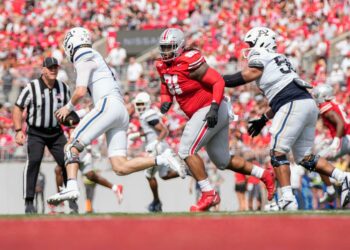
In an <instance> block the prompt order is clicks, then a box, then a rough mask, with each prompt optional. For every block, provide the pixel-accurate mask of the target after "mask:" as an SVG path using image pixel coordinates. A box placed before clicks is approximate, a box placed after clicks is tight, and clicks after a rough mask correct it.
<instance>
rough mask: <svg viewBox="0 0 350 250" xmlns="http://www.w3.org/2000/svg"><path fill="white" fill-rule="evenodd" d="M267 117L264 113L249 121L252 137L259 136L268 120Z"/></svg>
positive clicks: (249, 130)
mask: <svg viewBox="0 0 350 250" xmlns="http://www.w3.org/2000/svg"><path fill="white" fill-rule="evenodd" d="M268 120H269V119H267V117H266V116H265V115H262V116H261V117H260V118H259V119H255V120H251V121H249V122H248V123H249V124H250V125H249V127H248V133H249V135H251V136H252V137H255V136H257V135H258V134H259V133H260V131H261V130H262V129H263V127H265V125H266V123H267V121H268Z"/></svg>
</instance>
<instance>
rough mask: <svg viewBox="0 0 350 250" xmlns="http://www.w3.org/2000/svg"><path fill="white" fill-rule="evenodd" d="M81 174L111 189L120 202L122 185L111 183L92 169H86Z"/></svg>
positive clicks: (121, 199)
mask: <svg viewBox="0 0 350 250" xmlns="http://www.w3.org/2000/svg"><path fill="white" fill-rule="evenodd" d="M83 174H84V175H85V176H86V178H87V179H88V180H90V181H92V182H94V183H96V184H99V185H101V186H104V187H106V188H109V189H111V190H112V191H113V192H114V193H115V194H116V196H117V200H118V203H119V204H120V203H121V202H122V201H123V186H122V185H117V184H113V183H111V182H110V181H108V180H107V179H106V178H104V177H103V176H102V175H100V174H99V173H97V172H96V171H94V170H93V169H88V170H86V171H83Z"/></svg>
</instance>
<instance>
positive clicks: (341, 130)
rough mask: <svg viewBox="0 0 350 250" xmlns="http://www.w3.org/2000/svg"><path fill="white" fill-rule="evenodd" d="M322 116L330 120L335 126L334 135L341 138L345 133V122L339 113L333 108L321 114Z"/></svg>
mask: <svg viewBox="0 0 350 250" xmlns="http://www.w3.org/2000/svg"><path fill="white" fill-rule="evenodd" d="M323 115H324V117H325V118H326V119H327V120H328V121H330V122H331V123H332V124H333V125H334V126H335V128H336V131H337V132H336V137H338V138H342V137H343V136H344V135H345V124H344V121H343V120H342V119H341V117H340V115H339V114H338V113H337V112H335V111H334V110H329V111H328V112H326V113H324V114H323Z"/></svg>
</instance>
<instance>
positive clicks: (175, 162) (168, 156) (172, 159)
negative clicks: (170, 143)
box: [158, 148, 186, 179]
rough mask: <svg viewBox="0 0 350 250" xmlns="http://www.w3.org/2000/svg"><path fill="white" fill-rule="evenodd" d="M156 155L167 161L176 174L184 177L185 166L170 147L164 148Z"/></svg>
mask: <svg viewBox="0 0 350 250" xmlns="http://www.w3.org/2000/svg"><path fill="white" fill-rule="evenodd" d="M158 157H162V158H163V159H165V160H166V161H167V162H168V167H170V168H171V169H172V170H174V171H175V172H176V173H178V175H179V176H180V177H181V178H182V179H184V178H185V177H186V168H185V165H184V163H183V162H182V161H181V159H180V158H179V157H178V156H177V155H176V154H175V153H173V151H172V150H171V149H169V148H168V149H166V150H165V151H164V152H163V153H162V154H160V155H159V156H158Z"/></svg>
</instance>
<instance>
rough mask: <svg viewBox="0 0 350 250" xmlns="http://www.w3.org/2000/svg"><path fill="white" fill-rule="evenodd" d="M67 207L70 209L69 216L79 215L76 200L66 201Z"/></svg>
mask: <svg viewBox="0 0 350 250" xmlns="http://www.w3.org/2000/svg"><path fill="white" fill-rule="evenodd" d="M68 205H69V209H70V212H69V213H70V214H78V213H79V207H78V203H77V200H68Z"/></svg>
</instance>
